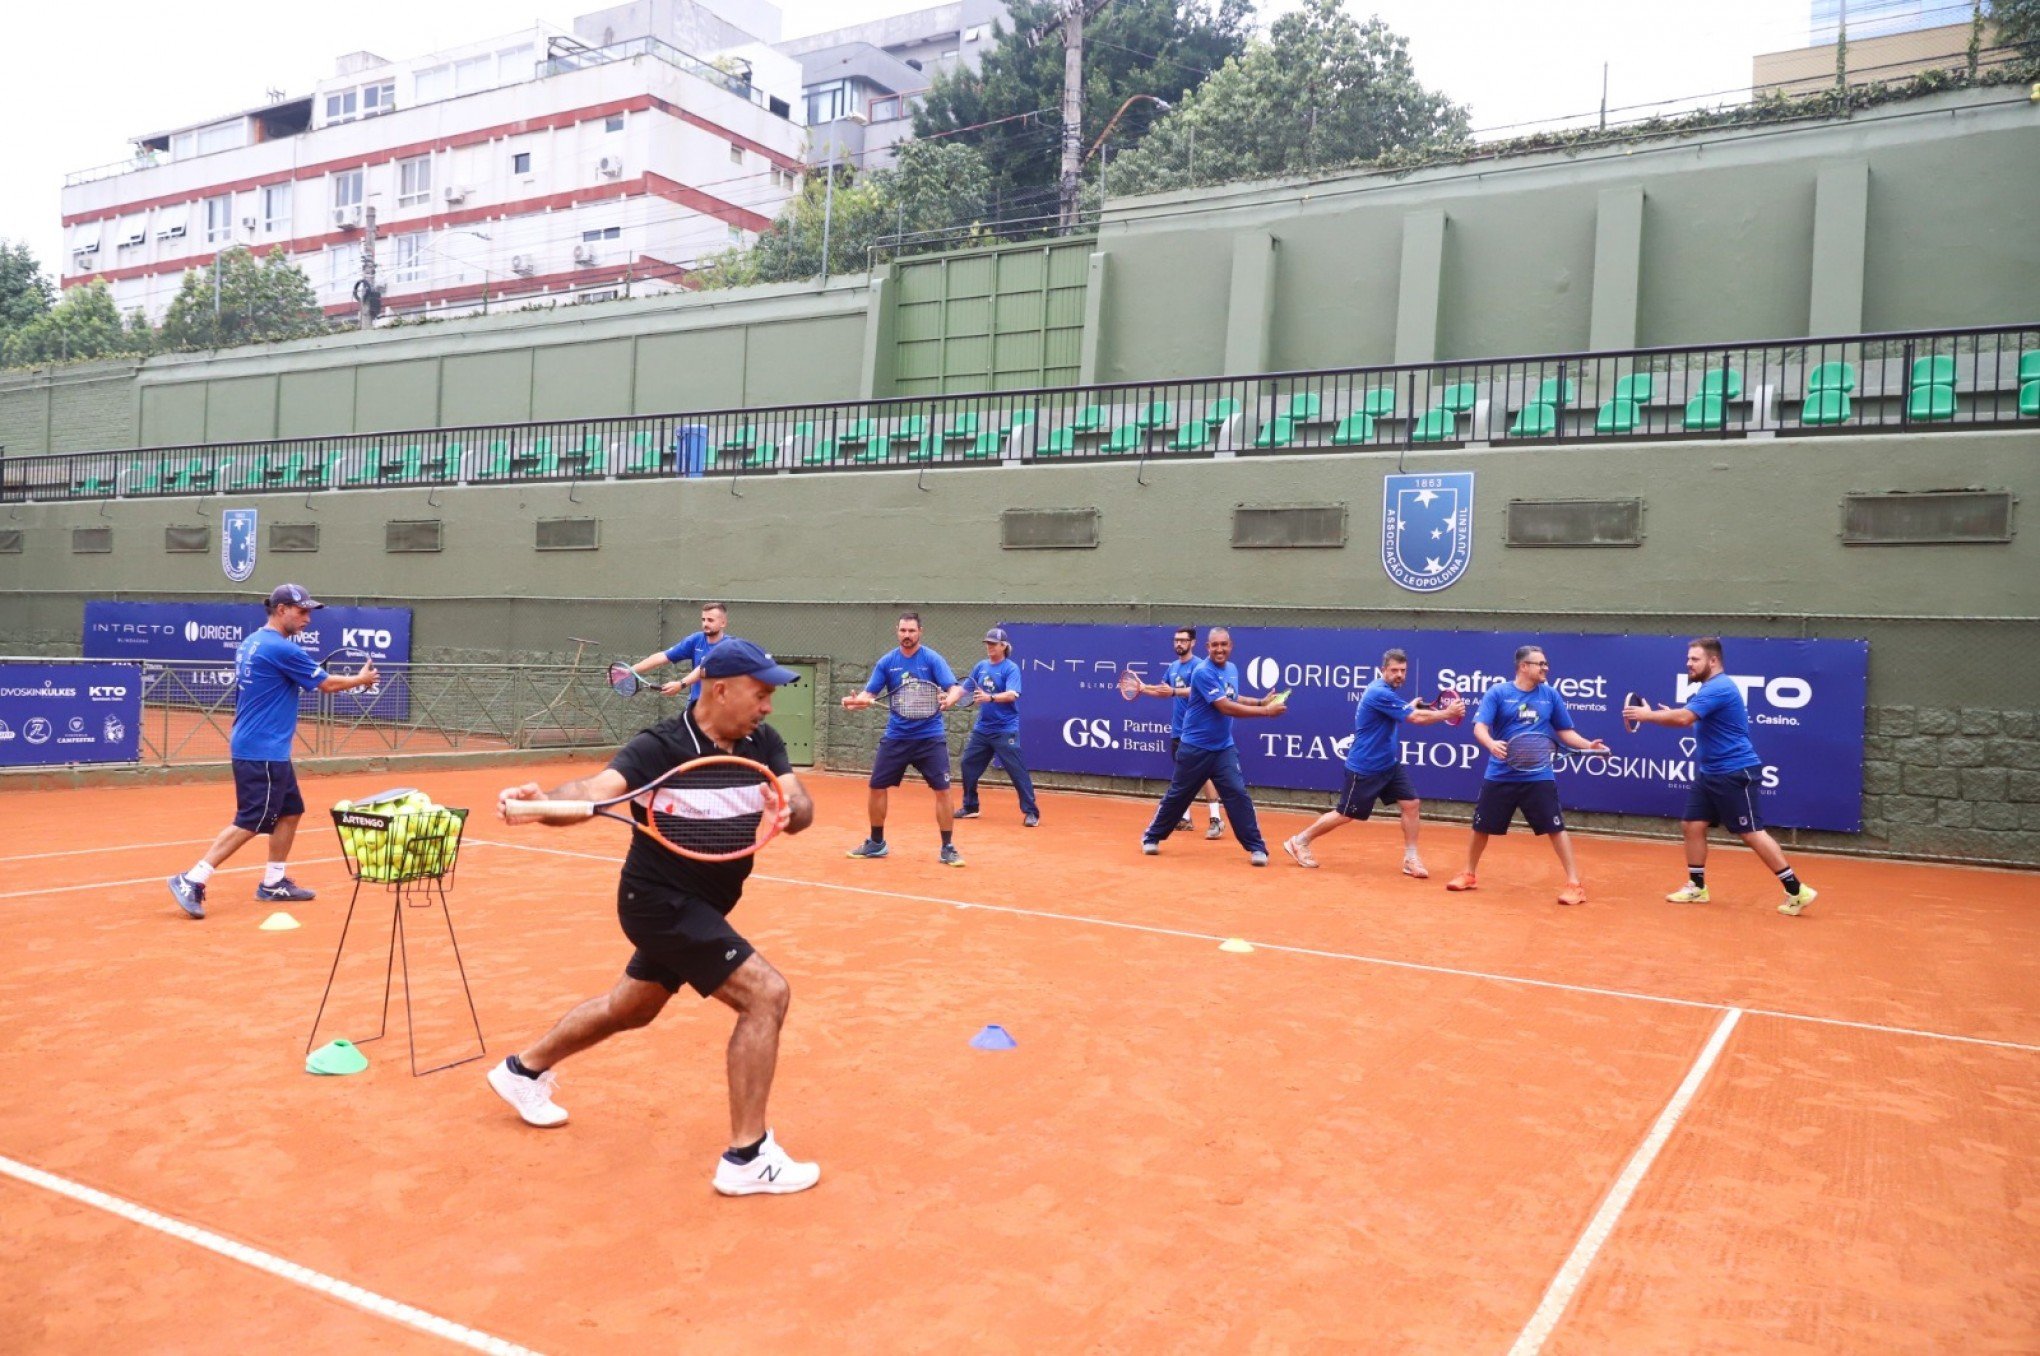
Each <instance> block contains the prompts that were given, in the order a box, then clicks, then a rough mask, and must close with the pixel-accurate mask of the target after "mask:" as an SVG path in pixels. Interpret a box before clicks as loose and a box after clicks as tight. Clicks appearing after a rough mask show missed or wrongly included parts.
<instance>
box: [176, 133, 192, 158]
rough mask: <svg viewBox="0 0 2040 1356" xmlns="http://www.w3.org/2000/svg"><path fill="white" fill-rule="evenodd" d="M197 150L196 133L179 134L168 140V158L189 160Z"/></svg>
mask: <svg viewBox="0 0 2040 1356" xmlns="http://www.w3.org/2000/svg"><path fill="white" fill-rule="evenodd" d="M197 148H198V133H196V132H179V133H177V134H176V135H175V136H173V137H171V138H170V158H171V159H172V160H189V159H190V158H191V157H192V155H193V154H195V153H196V151H197Z"/></svg>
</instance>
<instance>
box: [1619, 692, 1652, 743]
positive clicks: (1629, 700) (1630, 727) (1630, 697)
mask: <svg viewBox="0 0 2040 1356" xmlns="http://www.w3.org/2000/svg"><path fill="white" fill-rule="evenodd" d="M1622 705H1623V707H1624V708H1625V709H1627V708H1628V707H1632V706H1649V705H1650V703H1649V702H1647V701H1645V700H1644V699H1643V698H1641V697H1639V696H1637V695H1636V694H1635V693H1634V692H1628V693H1624V694H1623V697H1622ZM1622 728H1623V729H1624V730H1626V731H1628V732H1629V733H1630V734H1635V733H1636V732H1637V731H1638V730H1640V729H1642V728H1643V722H1642V721H1640V720H1629V719H1626V718H1625V719H1624V720H1623V722H1622Z"/></svg>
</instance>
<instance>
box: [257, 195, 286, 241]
mask: <svg viewBox="0 0 2040 1356" xmlns="http://www.w3.org/2000/svg"><path fill="white" fill-rule="evenodd" d="M290 189H291V186H290V185H289V184H271V185H270V186H269V187H267V188H265V189H263V190H262V229H263V231H264V232H265V233H266V234H269V235H289V234H290Z"/></svg>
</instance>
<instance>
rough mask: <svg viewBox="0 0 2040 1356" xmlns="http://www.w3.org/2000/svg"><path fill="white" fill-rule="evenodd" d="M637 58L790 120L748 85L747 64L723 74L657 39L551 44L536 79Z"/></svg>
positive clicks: (788, 112) (788, 110) (788, 109)
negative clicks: (663, 65)
mask: <svg viewBox="0 0 2040 1356" xmlns="http://www.w3.org/2000/svg"><path fill="white" fill-rule="evenodd" d="M641 56H648V57H652V58H654V59H655V60H658V61H663V62H664V63H666V64H667V65H668V66H671V67H672V68H673V69H675V70H677V71H685V72H686V73H687V74H689V75H692V76H696V77H698V78H699V79H702V80H706V81H707V82H708V83H709V84H711V85H714V86H715V87H716V88H718V89H721V90H725V91H727V92H729V93H731V94H734V95H736V96H737V97H738V98H739V99H743V100H745V101H746V102H748V103H752V104H756V105H757V106H758V107H759V108H762V109H765V110H767V111H768V112H771V113H772V114H773V115H774V116H775V117H779V118H784V119H787V120H788V121H791V120H792V117H793V110H792V107H791V105H790V104H788V105H787V106H786V111H784V112H781V111H779V110H777V109H774V108H773V107H772V102H771V99H770V97H769V96H768V95H767V94H766V93H765V91H763V90H761V89H759V88H758V87H757V86H756V85H754V84H752V83H751V81H750V79H749V76H750V66H749V63H737V64H738V65H740V66H741V67H742V71H743V73H742V74H739V73H738V72H736V71H728V70H724V69H723V68H722V67H720V66H717V65H716V64H715V63H713V62H710V61H704V60H702V59H701V58H700V57H698V56H694V55H693V54H691V53H688V52H683V51H681V50H680V49H679V48H678V47H675V46H673V45H672V44H671V43H667V42H662V41H660V40H659V39H658V38H650V37H646V38H629V39H626V40H624V41H622V42H614V43H611V44H609V45H608V46H607V47H584V46H582V45H581V44H579V43H572V44H563V43H561V42H559V41H557V40H555V42H554V44H553V47H552V49H551V51H549V52H548V53H547V55H546V58H545V60H543V61H541V62H539V63H538V78H539V79H541V80H543V79H546V78H547V77H549V76H555V75H563V74H565V73H567V72H569V71H580V70H587V69H589V68H591V67H594V66H606V65H608V64H609V63H610V62H612V61H628V60H630V59H631V58H633V57H641Z"/></svg>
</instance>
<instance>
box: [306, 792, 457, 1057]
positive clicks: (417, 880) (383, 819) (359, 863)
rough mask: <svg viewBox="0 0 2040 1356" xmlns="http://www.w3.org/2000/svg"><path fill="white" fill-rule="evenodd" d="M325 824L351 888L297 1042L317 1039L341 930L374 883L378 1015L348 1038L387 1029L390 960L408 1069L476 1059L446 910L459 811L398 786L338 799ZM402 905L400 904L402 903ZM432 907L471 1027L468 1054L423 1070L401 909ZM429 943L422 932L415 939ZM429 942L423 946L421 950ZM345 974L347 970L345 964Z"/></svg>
mask: <svg viewBox="0 0 2040 1356" xmlns="http://www.w3.org/2000/svg"><path fill="white" fill-rule="evenodd" d="M332 813H333V828H334V830H335V831H336V832H337V833H338V834H339V836H340V851H341V854H342V856H344V857H345V859H346V861H347V874H348V875H349V876H350V877H352V878H353V880H354V893H353V895H352V897H350V898H349V899H348V901H347V921H346V922H345V923H343V924H342V925H341V927H340V944H339V946H338V947H336V948H335V949H334V952H333V968H332V969H331V970H330V971H328V972H327V975H326V991H325V993H323V994H322V995H320V997H319V1011H318V1014H317V1015H316V1016H314V1017H313V1018H312V1034H311V1038H310V1039H309V1040H308V1041H306V1043H305V1051H306V1053H307V1054H309V1053H310V1052H311V1051H312V1049H313V1048H314V1047H315V1046H316V1045H317V1044H318V1040H319V1024H320V1023H321V1022H322V1021H323V1020H324V1019H325V1015H326V1004H327V1002H328V1001H329V1000H330V999H331V998H332V996H333V981H334V980H335V978H336V977H338V975H339V973H340V959H341V957H342V956H343V955H345V954H346V951H347V935H348V933H349V931H351V930H352V928H353V926H354V911H355V908H356V906H357V905H359V904H360V902H361V895H362V891H363V889H364V888H366V889H369V890H373V889H374V888H375V887H376V886H381V887H383V889H384V890H385V891H387V892H388V894H389V896H390V897H391V904H390V932H389V954H388V956H387V957H386V958H385V959H384V962H383V967H382V969H383V974H382V978H383V985H382V1016H381V1019H380V1021H379V1023H378V1025H377V1027H376V1031H375V1034H374V1035H373V1036H356V1037H354V1044H356V1045H365V1044H367V1043H368V1042H370V1041H374V1040H379V1039H381V1038H382V1036H383V1034H384V1033H385V1032H386V1031H387V1030H388V1028H389V1015H390V990H391V987H392V985H391V982H390V981H391V980H392V978H394V975H395V971H396V968H397V962H398V958H399V957H401V958H402V962H403V976H404V1024H405V1028H406V1035H407V1037H408V1040H409V1043H410V1054H411V1073H412V1074H413V1076H416V1075H418V1074H421V1073H435V1072H437V1071H438V1070H440V1069H450V1068H452V1067H453V1066H454V1065H456V1064H465V1063H467V1062H468V1061H469V1060H474V1059H480V1058H481V1057H482V1056H483V1055H484V1054H486V1053H487V1050H488V1047H487V1044H486V1042H485V1041H484V1040H483V1038H482V1020H481V1018H480V1016H478V1015H477V1014H476V1012H475V999H474V993H473V991H472V990H471V989H469V987H468V978H467V965H466V963H465V962H464V961H462V960H461V955H460V942H459V940H458V939H457V938H456V937H455V936H454V932H453V914H452V912H451V911H450V910H449V909H448V907H447V897H446V893H447V890H448V888H449V887H450V886H451V885H452V884H453V869H454V865H455V863H457V862H458V861H459V860H460V842H461V835H462V833H463V832H464V831H465V830H466V828H467V816H468V812H467V811H466V810H463V809H460V808H458V807H456V806H451V805H434V804H433V803H432V799H431V797H429V796H427V795H426V794H425V793H424V792H422V791H414V790H412V789H410V788H408V787H399V788H397V789H394V790H390V791H383V792H379V793H377V794H376V795H373V796H368V797H365V798H363V799H360V800H352V801H348V800H343V801H340V802H338V803H337V804H335V805H334V806H333V812H332ZM407 906H408V907H407ZM432 908H437V909H438V910H439V913H440V916H441V917H443V918H444V919H445V920H446V940H447V943H448V945H449V947H450V949H451V954H452V958H453V963H454V967H455V969H456V970H457V971H458V972H459V975H460V989H461V995H462V996H463V997H464V998H465V999H466V1000H467V1010H468V1018H469V1020H470V1021H471V1022H472V1023H473V1025H474V1033H475V1052H474V1053H473V1054H469V1055H465V1056H463V1057H461V1058H458V1059H454V1060H451V1061H450V1062H447V1063H443V1064H437V1065H434V1066H433V1067H432V1068H429V1069H420V1068H419V1067H418V1037H417V1023H416V1020H415V1018H414V1017H413V1014H412V1008H411V949H410V939H409V938H408V937H407V936H406V930H405V927H404V915H405V914H406V913H408V912H410V910H412V909H432ZM420 940H421V941H429V940H430V934H427V935H426V937H423V938H421V939H420ZM436 949H437V948H436V947H428V948H427V956H428V958H429V956H430V953H431V952H432V951H435V950H436ZM350 973H352V970H351V969H350Z"/></svg>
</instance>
